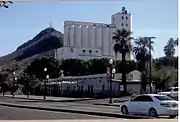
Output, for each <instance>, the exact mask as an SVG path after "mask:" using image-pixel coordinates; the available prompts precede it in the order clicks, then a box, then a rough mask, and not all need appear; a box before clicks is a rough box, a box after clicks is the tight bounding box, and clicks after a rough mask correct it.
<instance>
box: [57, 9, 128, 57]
mask: <svg viewBox="0 0 180 122" xmlns="http://www.w3.org/2000/svg"><path fill="white" fill-rule="evenodd" d="M123 28H124V29H126V30H128V31H131V30H132V29H131V28H132V24H131V14H130V13H129V12H127V10H126V9H125V7H123V8H122V10H121V12H118V13H116V14H113V15H112V16H111V24H103V23H93V22H80V21H65V22H64V40H63V44H64V46H63V47H62V48H59V49H58V50H57V52H56V55H55V56H56V58H57V59H70V58H77V59H82V60H89V59H93V58H103V57H104V58H106V57H110V58H113V59H115V52H114V50H113V45H114V43H115V42H114V40H112V36H113V32H115V30H117V29H123ZM117 59H118V60H121V54H118V56H117ZM130 59H131V54H130V53H129V54H127V57H126V60H130Z"/></svg>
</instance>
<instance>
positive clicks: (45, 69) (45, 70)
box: [44, 68, 47, 99]
mask: <svg viewBox="0 0 180 122" xmlns="http://www.w3.org/2000/svg"><path fill="white" fill-rule="evenodd" d="M44 72H45V81H44V99H46V80H47V76H46V72H47V68H44Z"/></svg>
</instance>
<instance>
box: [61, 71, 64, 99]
mask: <svg viewBox="0 0 180 122" xmlns="http://www.w3.org/2000/svg"><path fill="white" fill-rule="evenodd" d="M63 76H64V71H63V70H61V71H60V79H61V96H63V88H62V87H63Z"/></svg>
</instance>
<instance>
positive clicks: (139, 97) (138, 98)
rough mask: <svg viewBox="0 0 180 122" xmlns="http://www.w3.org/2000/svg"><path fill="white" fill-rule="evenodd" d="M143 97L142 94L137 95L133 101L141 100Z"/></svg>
mask: <svg viewBox="0 0 180 122" xmlns="http://www.w3.org/2000/svg"><path fill="white" fill-rule="evenodd" d="M141 97H142V96H137V97H135V98H134V99H133V100H132V101H134V102H136V101H141Z"/></svg>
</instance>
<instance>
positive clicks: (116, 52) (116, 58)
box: [115, 52, 117, 60]
mask: <svg viewBox="0 0 180 122" xmlns="http://www.w3.org/2000/svg"><path fill="white" fill-rule="evenodd" d="M115 60H117V52H115Z"/></svg>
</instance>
